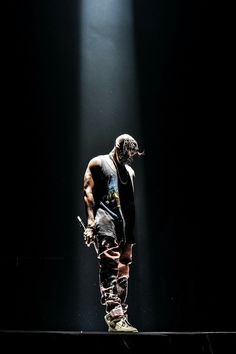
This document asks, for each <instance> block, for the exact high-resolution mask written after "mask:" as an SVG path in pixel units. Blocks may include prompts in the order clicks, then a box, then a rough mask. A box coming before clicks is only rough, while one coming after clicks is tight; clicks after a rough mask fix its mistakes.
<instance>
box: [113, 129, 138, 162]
mask: <svg viewBox="0 0 236 354" xmlns="http://www.w3.org/2000/svg"><path fill="white" fill-rule="evenodd" d="M112 152H113V153H114V155H115V156H116V159H117V161H118V162H119V163H120V164H121V165H125V164H128V165H130V164H131V163H132V162H133V156H134V155H138V156H140V155H142V154H143V153H140V152H139V147H138V143H137V141H136V140H135V139H134V138H133V137H132V136H131V135H129V134H122V135H119V136H118V137H117V138H116V140H115V145H114V148H113V150H112Z"/></svg>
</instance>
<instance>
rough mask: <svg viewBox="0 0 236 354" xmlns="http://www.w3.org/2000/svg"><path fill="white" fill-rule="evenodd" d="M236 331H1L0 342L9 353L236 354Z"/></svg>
mask: <svg viewBox="0 0 236 354" xmlns="http://www.w3.org/2000/svg"><path fill="white" fill-rule="evenodd" d="M235 335H236V332H141V333H135V334H134V333H133V334H131V333H130V334H127V333H107V332H70V331H67V332H61V331H49V332H44V331H0V342H1V345H4V347H5V348H7V350H8V351H9V350H14V349H15V348H17V350H24V353H25V352H31V353H32V352H35V351H43V350H46V349H47V350H58V351H59V350H65V351H67V352H68V350H72V349H74V350H75V349H76V351H77V352H78V353H85V352H90V351H95V352H98V353H100V352H104V351H105V350H108V351H112V352H113V353H120V352H122V353H138V352H140V351H141V352H146V351H148V352H150V351H151V352H154V353H159V354H174V353H175V354H177V353H181V354H190V353H191V354H223V353H227V354H235V350H236V341H235V338H236V337H235Z"/></svg>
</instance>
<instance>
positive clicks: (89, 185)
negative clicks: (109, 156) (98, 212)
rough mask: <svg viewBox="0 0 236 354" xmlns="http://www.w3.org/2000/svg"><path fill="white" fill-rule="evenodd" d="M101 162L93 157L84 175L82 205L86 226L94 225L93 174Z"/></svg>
mask: <svg viewBox="0 0 236 354" xmlns="http://www.w3.org/2000/svg"><path fill="white" fill-rule="evenodd" d="M100 167H101V161H100V159H99V158H97V157H95V158H93V159H92V160H90V161H89V163H88V166H87V168H86V171H85V174H84V203H85V209H86V215H87V225H88V226H93V224H94V206H95V202H94V194H93V191H94V187H95V178H94V176H95V173H96V172H97V171H98V170H99V169H100Z"/></svg>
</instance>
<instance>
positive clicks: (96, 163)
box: [88, 156, 101, 168]
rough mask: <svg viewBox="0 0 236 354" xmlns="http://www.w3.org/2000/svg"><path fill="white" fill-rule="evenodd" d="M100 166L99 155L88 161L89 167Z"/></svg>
mask: <svg viewBox="0 0 236 354" xmlns="http://www.w3.org/2000/svg"><path fill="white" fill-rule="evenodd" d="M100 166H101V158H100V156H95V157H93V158H92V159H91V160H90V161H89V163H88V167H89V168H94V167H100Z"/></svg>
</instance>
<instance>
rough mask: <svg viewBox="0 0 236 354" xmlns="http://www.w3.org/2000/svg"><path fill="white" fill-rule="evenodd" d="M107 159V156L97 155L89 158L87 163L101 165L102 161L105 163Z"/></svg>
mask: <svg viewBox="0 0 236 354" xmlns="http://www.w3.org/2000/svg"><path fill="white" fill-rule="evenodd" d="M108 158H109V155H97V156H94V157H93V158H91V160H90V161H89V164H90V165H101V164H102V162H103V161H107V160H108Z"/></svg>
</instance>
